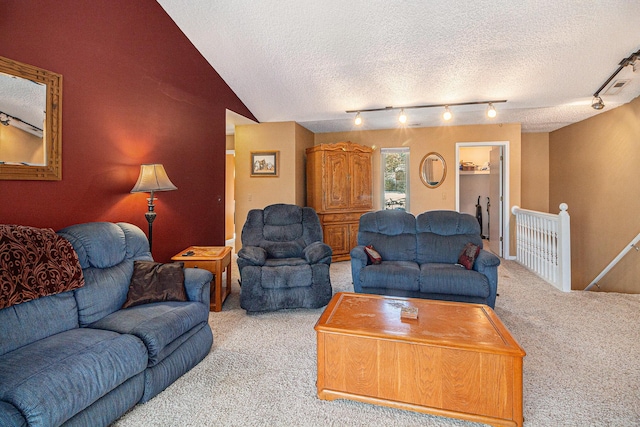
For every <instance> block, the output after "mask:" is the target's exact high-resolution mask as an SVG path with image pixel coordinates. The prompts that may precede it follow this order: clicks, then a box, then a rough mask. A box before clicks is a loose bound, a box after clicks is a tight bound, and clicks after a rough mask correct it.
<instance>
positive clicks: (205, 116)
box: [0, 0, 255, 261]
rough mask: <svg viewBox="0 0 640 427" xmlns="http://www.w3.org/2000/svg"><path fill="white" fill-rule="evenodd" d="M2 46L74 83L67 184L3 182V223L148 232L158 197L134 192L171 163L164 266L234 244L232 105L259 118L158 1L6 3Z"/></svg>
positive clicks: (65, 148)
mask: <svg viewBox="0 0 640 427" xmlns="http://www.w3.org/2000/svg"><path fill="white" fill-rule="evenodd" d="M0 40H2V41H3V42H2V47H0V55H2V56H5V57H7V58H10V59H13V60H17V61H21V62H25V63H28V64H31V65H35V66H37V67H41V68H44V69H47V70H50V71H54V72H56V73H60V74H62V76H63V92H62V122H63V124H62V181H55V182H45V181H0V223H5V224H6V223H11V224H22V225H32V226H37V227H50V228H53V229H54V230H58V229H60V228H63V227H65V226H68V225H71V224H76V223H80V222H89V221H113V222H117V221H125V222H131V223H133V224H136V225H138V226H139V227H141V228H142V229H143V230H144V231H145V232H146V230H147V222H146V220H145V218H144V212H145V211H146V197H147V195H146V194H144V193H142V194H130V193H129V191H130V190H131V188H132V187H133V185H134V184H135V182H136V179H137V177H138V172H139V170H140V164H142V163H162V164H164V167H165V169H166V171H167V173H168V175H169V177H170V178H171V180H172V181H173V183H174V184H175V185H176V186H177V187H178V190H177V191H170V192H162V193H158V194H157V196H158V200H157V202H156V211H157V213H158V217H157V219H156V221H155V222H154V231H153V255H154V258H155V259H156V260H158V261H168V260H169V258H170V257H171V256H172V255H173V254H175V253H176V252H178V251H180V250H181V249H183V248H184V247H186V246H189V245H193V244H197V245H222V244H223V243H224V179H225V174H224V169H225V109H226V108H228V109H230V110H233V111H235V112H237V113H239V114H241V115H244V116H246V117H249V118H251V119H254V120H255V117H253V115H252V114H251V112H250V111H249V110H248V109H247V107H246V106H245V105H244V104H243V103H242V101H240V99H238V97H237V96H236V95H235V94H234V93H233V91H232V90H231V89H230V88H229V87H228V86H227V84H226V83H225V82H224V81H223V80H222V78H221V77H220V76H219V75H218V74H217V73H216V71H215V70H214V69H213V68H212V67H211V66H210V65H209V64H208V63H207V62H206V61H205V59H204V58H203V57H202V56H201V55H200V53H199V52H198V51H197V50H196V49H195V47H194V46H193V45H192V44H191V42H190V41H189V40H188V39H187V37H186V36H185V35H184V34H183V33H182V32H181V31H180V30H179V28H178V27H177V26H176V25H175V23H174V22H173V21H172V20H171V18H170V17H169V16H168V15H167V14H166V13H165V12H164V10H163V9H162V8H161V7H160V5H159V4H158V3H157V2H156V1H154V0H135V1H131V0H91V1H87V0H65V1H57V2H52V1H50V0H21V1H9V2H3V4H2V12H1V14H0ZM0 96H1V95H0Z"/></svg>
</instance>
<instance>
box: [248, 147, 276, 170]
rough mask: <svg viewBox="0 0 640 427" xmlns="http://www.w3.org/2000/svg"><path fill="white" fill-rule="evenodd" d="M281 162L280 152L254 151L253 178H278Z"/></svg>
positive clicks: (252, 159)
mask: <svg viewBox="0 0 640 427" xmlns="http://www.w3.org/2000/svg"><path fill="white" fill-rule="evenodd" d="M279 162H280V152H279V151H252V152H251V176H278V173H279V172H280V165H279V164H278V163H279Z"/></svg>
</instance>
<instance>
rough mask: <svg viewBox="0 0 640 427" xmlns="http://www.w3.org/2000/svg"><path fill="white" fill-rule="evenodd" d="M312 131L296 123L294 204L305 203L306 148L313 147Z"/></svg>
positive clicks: (300, 204) (301, 204) (304, 204)
mask: <svg viewBox="0 0 640 427" xmlns="http://www.w3.org/2000/svg"><path fill="white" fill-rule="evenodd" d="M313 141H314V136H313V132H311V131H310V130H308V129H306V128H304V127H302V126H300V125H299V124H297V123H296V205H298V206H306V205H307V165H306V160H307V154H306V151H307V148H309V147H313Z"/></svg>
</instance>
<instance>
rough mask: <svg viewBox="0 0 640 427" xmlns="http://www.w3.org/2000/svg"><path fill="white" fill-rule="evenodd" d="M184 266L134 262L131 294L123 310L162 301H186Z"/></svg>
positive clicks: (128, 295) (128, 294)
mask: <svg viewBox="0 0 640 427" xmlns="http://www.w3.org/2000/svg"><path fill="white" fill-rule="evenodd" d="M186 300H187V293H186V292H185V290H184V264H183V263H181V262H173V263H168V264H163V263H160V262H154V261H134V263H133V275H132V276H131V282H130V283H129V292H127V299H126V301H125V302H124V304H123V305H122V308H128V307H134V306H136V305H141V304H149V303H152V302H161V301H186Z"/></svg>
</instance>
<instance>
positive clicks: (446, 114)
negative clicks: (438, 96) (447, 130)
mask: <svg viewBox="0 0 640 427" xmlns="http://www.w3.org/2000/svg"><path fill="white" fill-rule="evenodd" d="M451 117H453V115H452V114H451V110H449V106H448V105H445V106H444V113H442V118H443V119H444V120H447V121H448V120H451Z"/></svg>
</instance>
